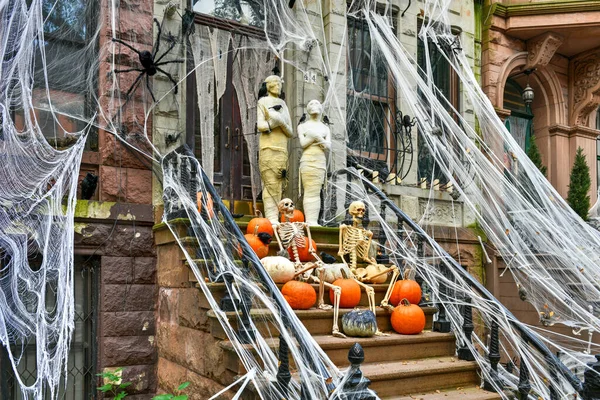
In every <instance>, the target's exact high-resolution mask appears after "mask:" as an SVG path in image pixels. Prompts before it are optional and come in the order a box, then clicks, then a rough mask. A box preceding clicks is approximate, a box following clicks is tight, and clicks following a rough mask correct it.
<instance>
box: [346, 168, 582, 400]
mask: <svg viewBox="0 0 600 400" xmlns="http://www.w3.org/2000/svg"><path fill="white" fill-rule="evenodd" d="M342 172H344V173H349V174H352V175H356V174H353V173H352V171H351V170H350V169H347V168H345V169H342V170H338V171H336V172H335V173H334V175H336V174H338V173H342ZM357 176H358V177H360V179H361V180H362V183H363V184H364V185H365V187H366V188H368V190H370V191H372V192H373V193H374V194H375V195H376V196H377V197H378V198H379V199H380V200H381V201H382V202H384V203H385V204H386V205H387V206H388V207H389V208H390V209H391V210H392V211H393V212H394V214H396V216H397V217H398V219H400V220H402V221H403V222H404V223H405V224H406V225H407V226H408V227H410V228H411V229H412V230H413V231H414V232H415V233H416V234H417V235H418V236H420V237H421V238H423V239H431V238H430V237H429V235H428V234H427V233H426V232H425V231H424V230H423V228H421V227H420V226H419V225H418V224H417V223H416V222H414V221H413V220H412V219H411V218H410V217H409V216H408V215H406V214H405V213H404V211H402V210H401V209H400V208H399V207H398V206H397V205H396V203H394V202H393V201H392V200H391V199H390V198H389V197H387V195H386V194H385V193H383V192H382V191H381V190H380V189H379V188H378V187H377V186H376V185H375V184H373V183H372V182H370V181H369V180H367V179H366V178H365V177H363V176H361V175H357ZM428 242H429V243H430V244H431V246H432V247H433V248H434V249H435V250H436V251H437V252H439V253H440V254H442V255H443V256H444V258H443V259H444V261H445V262H444V264H445V265H446V266H448V267H451V268H453V269H454V270H455V271H456V272H458V274H459V275H461V276H462V278H463V279H465V280H466V281H467V282H468V283H469V285H471V286H472V287H474V288H475V289H476V290H477V291H479V293H480V294H481V296H482V297H483V298H484V299H486V300H488V301H491V302H493V303H495V304H496V305H497V307H498V308H499V309H500V310H502V311H503V312H504V313H505V314H506V315H507V316H508V317H509V318H508V320H509V322H510V323H511V324H512V325H513V326H514V328H515V329H516V330H517V331H519V333H520V334H521V336H522V337H523V338H524V339H525V340H526V341H527V342H528V343H529V344H530V345H531V346H533V347H534V348H535V349H536V350H537V351H539V352H540V353H541V354H542V355H543V356H544V358H545V359H546V362H548V363H550V364H552V366H553V367H554V368H555V370H556V372H559V373H560V374H561V375H563V376H564V377H565V378H566V379H567V381H569V383H570V384H571V386H573V388H574V389H575V390H576V391H577V392H578V393H579V394H580V395H582V396H584V388H583V383H582V382H581V381H580V380H579V379H578V378H577V377H576V376H575V374H573V373H572V372H571V371H570V370H569V369H568V368H567V367H566V366H565V365H564V364H563V363H562V362H561V361H560V360H559V359H558V357H556V356H555V355H554V354H553V353H552V351H550V349H549V348H548V347H547V346H546V345H545V344H544V343H543V342H542V341H541V340H539V339H538V338H537V337H536V336H535V335H534V334H533V332H532V331H531V330H530V329H529V328H528V327H526V326H525V325H523V324H522V323H521V322H520V321H519V320H518V319H517V318H516V317H515V316H514V315H513V314H512V313H511V312H510V311H509V310H508V308H506V307H505V306H504V305H503V304H502V303H501V302H500V301H499V300H498V299H496V297H495V296H494V295H493V294H492V293H490V292H489V291H488V290H487V289H486V288H485V287H484V286H483V285H482V284H481V283H480V282H479V281H478V280H477V279H475V278H474V277H473V276H472V275H471V274H469V272H468V271H467V270H465V269H464V268H463V267H461V266H460V264H458V262H457V261H456V260H455V259H454V258H452V256H450V254H448V252H446V250H444V249H443V248H442V247H441V246H440V245H439V244H438V243H437V242H436V241H435V240H428ZM584 398H585V397H584Z"/></svg>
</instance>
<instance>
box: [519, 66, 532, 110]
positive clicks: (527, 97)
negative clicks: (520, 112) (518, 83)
mask: <svg viewBox="0 0 600 400" xmlns="http://www.w3.org/2000/svg"><path fill="white" fill-rule="evenodd" d="M524 72H525V75H527V86H525V89H523V93H521V97H522V98H523V102H524V103H525V105H526V106H530V105H531V103H533V99H534V97H535V93H534V92H533V88H532V87H531V86H529V75H531V73H532V72H533V69H528V70H526V71H524Z"/></svg>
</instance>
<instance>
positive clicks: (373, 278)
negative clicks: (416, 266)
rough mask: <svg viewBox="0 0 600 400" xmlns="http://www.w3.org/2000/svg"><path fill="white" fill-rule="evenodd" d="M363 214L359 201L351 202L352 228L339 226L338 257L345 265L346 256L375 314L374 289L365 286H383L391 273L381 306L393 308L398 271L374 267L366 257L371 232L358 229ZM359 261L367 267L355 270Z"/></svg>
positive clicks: (370, 259) (369, 258)
mask: <svg viewBox="0 0 600 400" xmlns="http://www.w3.org/2000/svg"><path fill="white" fill-rule="evenodd" d="M365 211H366V207H365V204H364V203H363V202H362V201H354V202H352V203H351V204H350V207H349V208H348V213H349V214H350V215H351V216H352V225H345V224H341V225H340V242H339V246H340V247H339V251H338V255H339V256H340V257H341V258H342V261H343V262H344V264H346V265H348V264H347V262H346V260H345V258H344V256H346V255H348V258H349V260H350V265H349V267H350V272H351V273H352V275H353V278H354V279H355V280H356V281H357V282H358V284H359V285H361V286H362V287H363V288H364V289H365V291H366V293H367V297H368V298H369V308H370V309H371V311H373V313H375V290H374V289H373V288H372V287H370V286H368V285H366V284H365V283H385V281H386V280H387V276H388V274H389V273H390V272H392V279H391V281H390V284H389V286H388V289H387V292H386V294H385V296H384V298H383V300H382V301H381V304H380V305H381V307H383V308H387V309H393V307H392V306H391V305H389V303H388V301H389V299H390V296H391V295H392V290H393V288H394V284H395V283H396V280H397V279H398V276H399V275H400V272H399V271H398V267H396V266H395V265H392V266H391V267H386V266H385V265H381V264H377V263H376V262H375V259H374V258H372V257H370V256H369V251H370V250H371V239H372V238H373V232H371V231H369V230H367V229H364V228H362V227H360V224H361V223H362V219H363V218H364V215H365ZM358 260H361V261H365V262H367V263H368V264H369V265H368V266H367V267H366V268H357V262H358Z"/></svg>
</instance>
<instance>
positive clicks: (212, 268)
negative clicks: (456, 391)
mask: <svg viewBox="0 0 600 400" xmlns="http://www.w3.org/2000/svg"><path fill="white" fill-rule="evenodd" d="M176 160H177V162H176V163H173V157H172V156H171V158H167V159H165V161H164V163H163V171H164V181H163V184H164V188H165V204H166V205H167V207H166V208H165V210H166V212H165V217H166V216H167V213H168V210H169V207H168V205H169V204H172V201H173V200H176V203H177V204H178V205H179V206H180V207H181V208H182V209H183V210H185V215H186V217H187V218H189V221H190V223H189V227H188V230H187V232H186V233H185V234H184V236H181V233H180V232H181V229H178V227H177V226H176V223H177V222H176V221H174V222H171V221H169V220H167V219H165V220H164V221H163V222H165V223H166V224H167V225H168V226H169V228H170V229H171V232H172V233H173V235H174V236H175V238H176V239H177V240H178V242H179V243H180V246H181V248H182V249H183V251H184V254H185V257H186V260H187V263H188V265H189V266H190V268H191V269H192V271H193V273H194V275H195V277H196V279H197V280H198V283H199V285H200V289H201V290H202V292H203V294H204V296H205V297H206V298H207V299H208V301H209V303H210V305H211V308H212V309H213V311H214V313H215V316H216V317H217V319H218V320H219V322H220V323H221V326H222V327H223V329H224V331H225V333H226V334H227V337H228V338H229V340H230V342H231V344H232V345H233V347H234V350H235V351H236V353H237V354H238V356H239V358H240V360H241V362H242V363H243V365H244V368H245V369H246V370H247V371H256V372H255V373H256V377H255V378H254V379H253V380H252V382H253V383H254V385H255V389H254V390H255V391H256V392H257V393H258V394H259V395H260V396H261V398H264V399H275V398H281V397H286V398H299V397H300V391H301V390H302V391H303V392H304V395H305V396H306V397H307V398H311V399H324V398H328V395H329V389H328V385H333V386H337V385H338V384H339V383H340V381H341V379H342V375H341V374H340V371H339V370H338V369H337V367H336V366H335V365H334V364H333V363H332V362H331V361H330V360H329V358H328V356H327V355H326V354H325V352H324V351H323V350H322V349H321V348H320V347H319V346H318V344H317V343H316V341H315V340H314V339H313V338H312V336H311V335H310V333H309V332H308V331H307V329H306V328H305V327H304V325H303V324H302V322H301V321H300V320H299V319H298V318H297V317H296V315H295V314H294V312H293V311H292V310H291V308H289V306H288V305H287V303H286V302H285V300H283V297H282V295H281V293H279V291H277V292H275V293H273V296H278V297H279V304H282V305H283V306H284V307H285V308H287V313H288V315H289V316H290V318H287V319H284V314H283V313H282V310H281V309H280V308H279V306H277V304H276V303H275V302H274V300H273V297H271V295H269V294H268V293H267V292H266V288H267V287H266V286H265V285H264V284H261V280H260V277H259V276H258V275H257V272H256V269H255V267H254V266H253V265H252V264H250V265H249V266H248V268H241V267H240V266H239V264H240V261H241V253H240V250H241V249H242V247H241V246H240V244H239V242H238V240H237V238H236V237H235V236H234V235H233V234H232V232H231V227H227V226H226V225H225V224H226V223H224V222H222V221H221V220H220V219H217V218H213V219H211V220H210V221H205V220H204V219H203V218H202V216H201V213H200V212H199V211H198V207H197V205H196V199H195V198H192V197H190V194H189V193H188V189H187V188H186V187H185V185H184V184H183V183H182V179H181V173H180V171H197V172H192V175H191V176H189V179H187V178H186V179H185V181H187V182H190V181H195V182H198V183H199V184H200V185H199V186H198V188H197V191H198V192H199V193H202V198H203V199H207V198H210V193H209V192H208V191H207V189H206V188H205V187H203V185H202V175H201V174H202V171H201V167H200V165H199V163H198V161H197V160H196V159H194V158H191V157H189V156H185V155H183V156H178V157H177V158H176ZM207 206H208V204H207V203H206V202H203V207H207ZM188 235H191V237H193V238H194V239H195V242H194V244H193V245H190V244H189V241H186V243H187V244H186V243H184V241H183V240H182V239H183V238H184V237H188ZM217 278H220V279H223V280H224V281H226V291H227V292H228V294H229V295H230V296H231V298H232V305H233V306H234V308H235V311H233V312H230V313H226V312H224V311H221V305H220V304H219V303H218V302H217V300H216V299H215V297H214V294H213V292H212V290H211V285H210V282H214V281H215V280H216V279H217ZM245 313H251V318H248V320H247V321H246V322H245V323H247V324H249V325H247V326H246V328H247V329H248V331H250V332H252V334H250V335H248V334H244V331H243V329H241V327H242V326H244V325H243V324H244V314H245ZM228 314H229V315H228ZM236 327H237V329H236ZM267 327H268V328H267ZM279 337H283V338H284V339H285V340H286V342H287V343H288V344H289V347H290V356H291V357H290V358H291V359H293V360H294V365H295V368H296V374H295V375H297V376H296V377H295V378H294V379H293V380H292V381H291V383H290V385H289V389H288V390H289V395H287V396H286V395H285V394H284V393H282V392H281V391H280V388H279V387H278V386H277V382H276V375H277V368H278V361H279V360H278V355H277V352H278V342H277V341H276V340H273V339H275V338H279ZM300 338H302V341H303V344H300V343H299V342H300ZM301 387H302V388H301ZM288 396H289V397H288Z"/></svg>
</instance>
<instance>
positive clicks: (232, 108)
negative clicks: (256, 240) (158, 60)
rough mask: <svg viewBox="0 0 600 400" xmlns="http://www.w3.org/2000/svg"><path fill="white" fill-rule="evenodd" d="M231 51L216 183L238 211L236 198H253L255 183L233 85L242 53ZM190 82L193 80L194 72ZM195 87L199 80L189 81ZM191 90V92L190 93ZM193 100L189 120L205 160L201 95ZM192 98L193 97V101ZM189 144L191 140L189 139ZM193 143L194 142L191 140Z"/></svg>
mask: <svg viewBox="0 0 600 400" xmlns="http://www.w3.org/2000/svg"><path fill="white" fill-rule="evenodd" d="M226 54H227V57H228V58H227V78H226V86H225V92H224V94H223V96H222V97H221V99H220V100H219V108H218V111H216V115H215V119H214V147H215V148H214V175H213V183H214V185H215V187H216V188H217V190H218V191H219V194H220V195H221V198H222V199H223V200H228V201H229V204H230V208H231V210H232V211H233V210H234V204H235V202H236V201H240V200H242V201H244V202H251V201H252V183H251V173H250V160H249V157H248V147H247V145H246V140H245V137H244V134H243V129H242V121H241V113H240V106H239V103H238V97H237V93H236V90H235V87H234V85H233V79H232V73H233V62H234V61H235V57H236V56H237V54H238V52H236V51H233V48H232V46H231V45H230V47H229V51H227V52H226ZM189 78H191V79H188V81H193V79H195V78H194V74H191V75H190V76H189ZM188 84H189V85H191V87H192V88H195V87H196V84H195V82H189V83H188ZM188 93H189V92H188ZM190 97H191V98H192V99H193V101H189V102H188V104H189V106H188V109H187V112H188V118H189V119H191V120H192V121H193V122H192V121H190V120H188V122H189V123H191V124H192V125H191V126H193V127H194V128H193V129H194V132H193V136H192V138H193V148H194V153H195V155H196V157H197V158H198V159H201V149H202V140H201V137H202V135H201V132H200V124H199V121H198V118H195V116H196V115H197V110H198V99H197V96H195V95H193V96H190ZM192 99H190V100H192ZM188 143H189V142H188ZM189 144H191V143H189Z"/></svg>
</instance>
